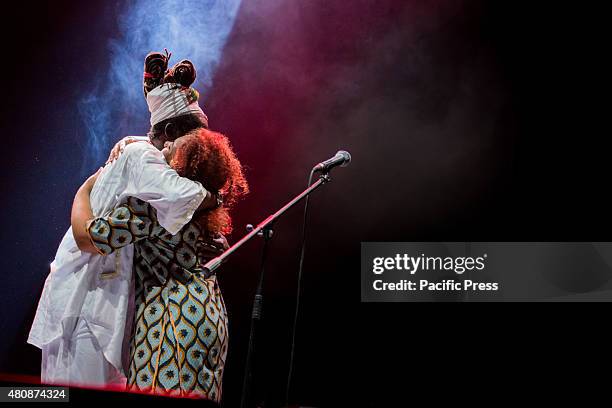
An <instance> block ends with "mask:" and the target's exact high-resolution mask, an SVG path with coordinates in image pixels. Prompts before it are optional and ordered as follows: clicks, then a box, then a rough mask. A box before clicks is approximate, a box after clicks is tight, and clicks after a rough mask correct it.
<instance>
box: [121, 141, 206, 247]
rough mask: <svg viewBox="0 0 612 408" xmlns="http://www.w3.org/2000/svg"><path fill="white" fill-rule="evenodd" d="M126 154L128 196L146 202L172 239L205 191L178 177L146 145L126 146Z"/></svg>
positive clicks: (156, 152)
mask: <svg viewBox="0 0 612 408" xmlns="http://www.w3.org/2000/svg"><path fill="white" fill-rule="evenodd" d="M124 154H129V155H130V159H131V160H129V166H130V169H129V174H130V179H131V182H130V184H132V185H131V186H130V187H129V188H128V191H130V195H133V196H134V197H137V198H139V199H141V200H143V201H146V202H148V203H149V204H151V206H153V208H155V209H156V210H157V220H158V221H159V224H160V225H161V226H162V227H164V229H165V230H166V231H168V232H169V233H171V234H172V235H174V234H176V233H177V232H178V231H180V229H181V228H183V226H185V224H187V223H188V222H189V221H190V220H191V218H192V217H193V214H194V213H195V211H196V210H197V209H198V207H199V206H200V204H201V203H202V201H203V200H204V198H205V197H206V194H207V191H206V190H205V189H204V187H202V185H201V184H200V183H198V182H197V181H192V180H189V179H187V178H184V177H181V176H179V175H178V173H177V172H176V171H174V170H173V169H172V168H171V167H170V166H169V165H168V164H167V163H166V161H165V159H164V156H163V155H162V153H161V152H160V151H158V150H157V149H156V148H155V147H153V146H152V145H150V144H148V143H143V142H138V143H132V144H129V145H128V146H126V148H125V152H124Z"/></svg>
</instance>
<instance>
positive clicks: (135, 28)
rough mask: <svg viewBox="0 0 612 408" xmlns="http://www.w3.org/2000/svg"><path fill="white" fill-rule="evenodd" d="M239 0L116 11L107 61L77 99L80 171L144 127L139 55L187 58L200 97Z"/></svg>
mask: <svg viewBox="0 0 612 408" xmlns="http://www.w3.org/2000/svg"><path fill="white" fill-rule="evenodd" d="M240 2H241V0H205V1H202V0H200V1H197V0H174V1H173V0H162V1H155V2H152V1H146V0H134V1H131V2H129V3H128V4H127V5H126V6H125V8H124V10H122V11H121V12H120V13H119V37H118V38H114V39H110V40H109V41H108V48H109V65H108V67H107V69H106V70H105V71H104V72H101V73H99V74H98V75H97V78H99V79H98V81H97V82H96V83H94V85H93V86H92V89H91V90H90V91H89V92H88V93H87V94H86V95H85V96H84V97H83V98H81V100H80V101H79V113H80V115H81V118H82V119H83V122H84V124H85V126H86V130H87V140H86V143H84V146H85V151H84V156H83V159H84V165H83V171H84V172H85V173H88V172H90V171H91V170H92V169H95V168H96V167H98V166H100V165H101V163H103V162H104V160H105V158H106V155H107V154H108V151H109V149H110V147H111V146H112V144H113V143H114V142H115V141H117V140H118V139H119V138H120V137H122V136H124V135H126V134H127V133H128V132H133V131H134V129H138V130H141V129H146V128H147V127H148V123H149V122H148V120H149V114H148V110H147V107H146V102H145V99H144V95H143V92H142V73H143V72H142V69H143V64H144V57H145V56H146V54H147V53H149V52H150V51H160V52H163V49H164V48H167V49H168V50H169V51H170V52H171V53H172V58H171V60H170V63H169V65H170V66H172V65H174V64H175V63H177V62H178V61H180V60H181V59H189V60H191V61H192V62H193V63H194V64H195V66H196V69H197V74H198V75H197V79H196V82H195V84H194V87H195V88H197V89H198V90H199V91H200V94H201V96H202V99H205V96H206V92H207V91H208V90H209V89H210V87H211V86H212V82H213V76H214V71H215V68H216V67H217V65H218V63H219V60H220V58H221V53H222V51H223V47H224V45H225V42H226V41H227V38H228V35H229V34H230V32H231V30H232V27H233V25H234V20H235V18H236V14H237V12H238V8H239V6H240Z"/></svg>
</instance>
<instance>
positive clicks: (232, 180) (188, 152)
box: [170, 128, 249, 234]
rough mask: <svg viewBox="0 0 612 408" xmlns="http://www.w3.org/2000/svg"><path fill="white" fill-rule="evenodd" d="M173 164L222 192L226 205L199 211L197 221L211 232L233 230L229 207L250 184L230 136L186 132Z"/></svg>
mask: <svg viewBox="0 0 612 408" xmlns="http://www.w3.org/2000/svg"><path fill="white" fill-rule="evenodd" d="M170 165H171V167H172V168H173V169H175V170H176V172H177V173H178V174H179V175H180V176H181V177H187V178H188V179H191V180H194V181H198V182H200V183H202V185H203V186H204V188H205V189H206V190H208V191H212V192H214V193H220V194H221V196H222V197H223V205H222V206H220V207H218V208H216V209H214V210H209V211H202V212H200V213H198V214H197V216H196V219H195V221H196V222H197V223H198V224H199V225H200V227H201V228H203V229H204V230H206V232H208V233H209V234H218V233H222V234H228V233H230V232H231V231H232V219H231V217H230V214H229V211H230V209H231V208H232V206H233V205H234V204H235V203H236V202H237V201H238V199H240V198H241V197H242V196H244V195H246V194H247V193H248V192H249V185H248V183H247V181H246V178H245V177H244V174H243V171H242V164H240V161H239V160H238V158H237V157H236V154H235V153H234V150H233V149H232V146H231V144H230V142H229V140H228V138H227V137H225V136H224V135H222V134H221V133H217V132H213V131H210V130H208V129H204V128H198V129H195V130H193V131H191V132H189V133H188V134H187V135H186V136H184V141H183V143H182V145H181V146H180V148H178V149H177V151H176V153H175V154H174V157H173V158H172V161H171V163H170Z"/></svg>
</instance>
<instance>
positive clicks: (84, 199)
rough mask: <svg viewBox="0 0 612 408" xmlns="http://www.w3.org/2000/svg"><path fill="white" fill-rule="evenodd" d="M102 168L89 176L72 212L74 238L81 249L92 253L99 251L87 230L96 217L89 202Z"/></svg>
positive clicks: (79, 192) (71, 220)
mask: <svg viewBox="0 0 612 408" xmlns="http://www.w3.org/2000/svg"><path fill="white" fill-rule="evenodd" d="M100 170H102V169H100ZM100 170H98V171H97V172H96V174H94V175H92V176H91V177H89V178H88V179H87V180H86V181H85V183H83V185H82V186H81V187H80V188H79V190H78V191H77V193H76V195H75V196H74V201H73V203H72V213H71V215H70V224H71V225H72V234H73V235H74V240H75V241H76V244H77V246H78V247H79V249H80V250H81V251H83V252H89V253H92V254H98V253H99V251H98V249H97V248H96V247H95V246H94V244H93V243H92V242H91V238H90V237H89V233H88V231H87V229H88V223H89V221H91V220H92V219H93V217H94V216H93V212H92V211H91V204H90V203H89V195H90V194H91V189H92V188H93V186H94V184H95V182H96V179H97V178H98V174H99V173H100Z"/></svg>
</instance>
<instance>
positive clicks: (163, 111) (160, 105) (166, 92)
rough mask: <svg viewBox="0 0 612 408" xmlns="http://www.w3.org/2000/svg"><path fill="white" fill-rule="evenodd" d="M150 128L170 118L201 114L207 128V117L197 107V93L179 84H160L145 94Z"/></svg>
mask: <svg viewBox="0 0 612 408" xmlns="http://www.w3.org/2000/svg"><path fill="white" fill-rule="evenodd" d="M147 105H149V112H151V126H153V125H155V124H157V123H159V122H161V121H163V120H166V119H170V118H175V117H177V116H181V115H186V114H190V113H196V114H201V115H202V116H203V119H204V123H205V124H206V126H208V117H207V116H206V115H205V114H204V111H202V109H201V108H200V106H199V105H198V92H197V91H196V90H195V89H193V88H187V87H184V86H181V85H180V84H173V83H168V84H162V85H160V86H158V87H157V88H155V89H152V90H151V92H149V93H148V94H147Z"/></svg>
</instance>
